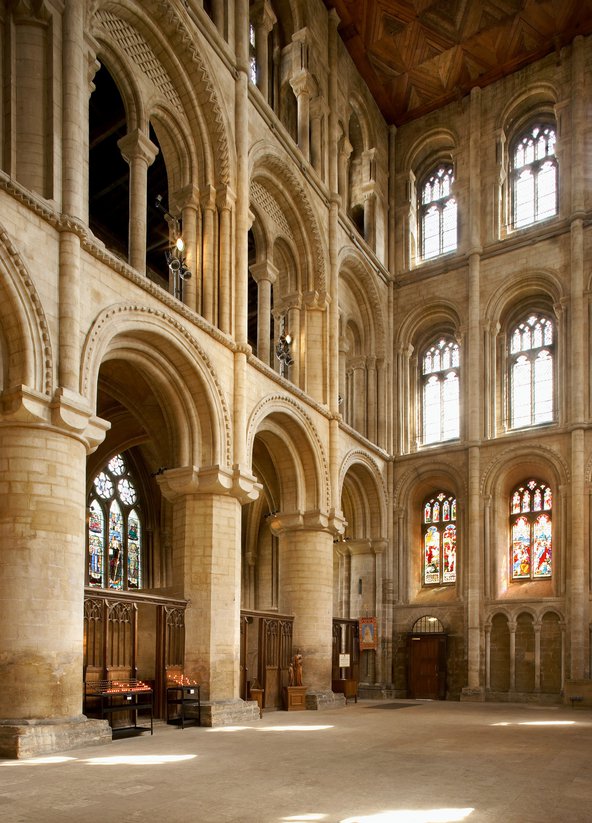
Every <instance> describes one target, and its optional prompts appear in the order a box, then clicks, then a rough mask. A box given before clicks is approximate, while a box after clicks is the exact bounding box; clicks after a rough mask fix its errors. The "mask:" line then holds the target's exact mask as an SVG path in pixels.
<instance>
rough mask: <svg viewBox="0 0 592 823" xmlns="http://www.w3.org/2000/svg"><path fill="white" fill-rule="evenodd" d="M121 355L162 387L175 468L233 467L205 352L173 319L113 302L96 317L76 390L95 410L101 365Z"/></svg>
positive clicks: (225, 415) (226, 420)
mask: <svg viewBox="0 0 592 823" xmlns="http://www.w3.org/2000/svg"><path fill="white" fill-rule="evenodd" d="M118 356H119V357H122V358H124V359H127V360H129V361H130V362H132V361H133V362H134V363H135V364H136V365H137V367H138V368H143V369H144V370H145V371H146V373H147V374H149V375H150V377H151V380H153V381H156V382H157V383H158V385H159V386H160V384H161V383H162V388H161V389H160V390H161V392H162V402H163V403H164V401H165V398H166V399H167V400H168V402H169V403H170V404H171V408H170V411H169V414H170V415H171V418H170V419H171V420H172V421H173V423H172V425H174V426H175V427H176V429H177V431H176V434H175V437H176V438H177V441H176V445H177V451H178V454H177V458H178V460H179V461H180V465H206V466H207V465H216V464H220V465H223V466H230V465H232V434H231V414H230V410H229V407H228V405H227V402H226V400H225V398H224V395H223V392H222V388H221V386H220V383H219V381H218V378H217V374H216V370H215V369H214V367H213V365H212V363H211V362H210V360H209V358H208V356H207V354H206V353H205V352H204V351H203V349H202V348H201V347H200V346H199V344H198V343H197V341H196V340H195V338H193V337H192V336H191V335H190V334H189V333H188V332H187V330H186V329H185V327H184V326H183V325H181V324H180V323H179V322H178V321H176V320H175V319H174V318H173V317H171V316H169V315H168V314H166V313H165V312H163V311H160V310H153V309H148V308H147V307H145V306H134V305H127V304H118V305H116V306H110V307H109V308H108V309H105V310H104V311H103V312H101V314H99V315H98V317H97V318H96V320H95V322H94V323H93V325H92V327H91V329H90V330H89V332H88V334H87V336H86V340H85V343H84V346H83V350H82V356H81V371H80V374H81V377H80V392H81V394H82V395H83V396H85V397H87V398H88V401H89V403H90V405H91V408H95V407H96V401H97V394H96V393H97V385H98V376H99V369H100V367H101V364H102V363H103V362H105V361H106V360H108V359H113V358H115V357H118Z"/></svg>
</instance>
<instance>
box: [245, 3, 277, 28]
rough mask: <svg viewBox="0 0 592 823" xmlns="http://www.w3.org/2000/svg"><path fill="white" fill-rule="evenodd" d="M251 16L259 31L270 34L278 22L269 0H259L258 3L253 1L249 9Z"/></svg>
mask: <svg viewBox="0 0 592 823" xmlns="http://www.w3.org/2000/svg"><path fill="white" fill-rule="evenodd" d="M249 16H250V18H251V23H252V24H253V25H254V26H255V29H256V31H257V32H264V33H265V34H269V32H270V31H271V30H272V28H273V27H274V26H275V24H276V23H277V17H276V16H275V13H274V11H273V8H272V6H271V3H270V2H269V0H257V2H256V3H253V5H252V6H251V8H250V10H249Z"/></svg>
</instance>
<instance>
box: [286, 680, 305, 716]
mask: <svg viewBox="0 0 592 823" xmlns="http://www.w3.org/2000/svg"><path fill="white" fill-rule="evenodd" d="M306 689H307V686H284V709H285V710H286V711H288V712H302V711H304V710H305V709H306Z"/></svg>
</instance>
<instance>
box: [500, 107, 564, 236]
mask: <svg viewBox="0 0 592 823" xmlns="http://www.w3.org/2000/svg"><path fill="white" fill-rule="evenodd" d="M511 173H512V217H513V224H514V228H516V229H520V228H522V227H524V226H530V225H531V224H532V223H537V222H538V221H539V220H546V219H547V218H549V217H553V216H554V215H555V214H557V159H556V157H555V128H554V126H552V125H549V124H547V125H544V124H541V123H537V124H536V125H531V126H529V128H528V129H527V130H526V131H524V132H522V133H521V134H520V136H519V137H518V138H517V140H516V141H515V143H514V147H513V150H512V170H511Z"/></svg>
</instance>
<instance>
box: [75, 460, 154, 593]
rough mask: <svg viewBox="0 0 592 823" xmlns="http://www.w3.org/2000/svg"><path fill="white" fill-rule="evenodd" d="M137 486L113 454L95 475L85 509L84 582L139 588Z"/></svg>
mask: <svg viewBox="0 0 592 823" xmlns="http://www.w3.org/2000/svg"><path fill="white" fill-rule="evenodd" d="M138 498H139V495H138V491H137V486H136V483H135V481H134V479H133V478H132V476H131V474H130V471H129V469H128V466H127V462H126V460H125V458H124V457H123V456H122V455H121V454H117V455H115V457H112V458H111V460H109V462H108V463H107V465H106V466H105V467H104V469H103V470H102V471H101V472H99V474H98V475H97V476H96V477H95V479H94V480H93V484H92V491H91V493H90V499H89V511H88V585H89V586H93V587H95V588H103V589H120V590H121V589H141V588H142V575H143V558H142V548H143V525H142V515H141V506H140V501H139V499H138Z"/></svg>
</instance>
